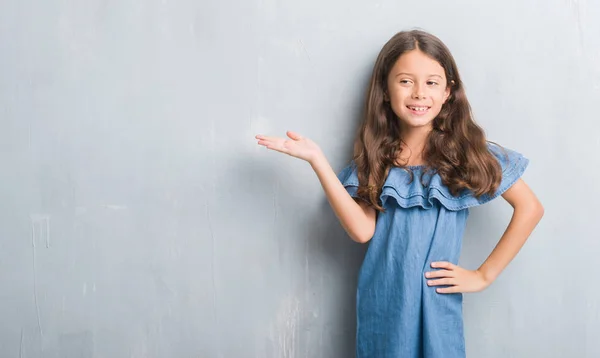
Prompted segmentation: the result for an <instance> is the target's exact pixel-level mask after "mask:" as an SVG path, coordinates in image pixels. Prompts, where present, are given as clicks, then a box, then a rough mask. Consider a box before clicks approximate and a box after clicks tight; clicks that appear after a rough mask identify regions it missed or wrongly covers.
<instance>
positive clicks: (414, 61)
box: [390, 50, 446, 78]
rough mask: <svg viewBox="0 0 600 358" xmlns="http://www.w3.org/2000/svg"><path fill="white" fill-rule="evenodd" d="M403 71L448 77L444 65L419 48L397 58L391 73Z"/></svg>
mask: <svg viewBox="0 0 600 358" xmlns="http://www.w3.org/2000/svg"><path fill="white" fill-rule="evenodd" d="M401 72H404V73H409V74H414V75H423V76H429V75H434V74H435V75H440V76H443V77H444V78H445V77H446V76H445V72H444V68H443V67H442V65H440V63H439V62H437V61H436V60H434V59H433V58H431V57H429V56H427V55H426V54H424V53H423V52H421V51H419V50H412V51H409V52H406V53H405V54H403V55H402V56H400V57H399V58H398V60H396V63H395V64H394V66H393V67H392V70H391V71H390V75H395V74H397V73H401Z"/></svg>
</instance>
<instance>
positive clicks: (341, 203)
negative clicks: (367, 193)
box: [310, 155, 376, 243]
mask: <svg viewBox="0 0 600 358" xmlns="http://www.w3.org/2000/svg"><path fill="white" fill-rule="evenodd" d="M310 164H311V166H312V168H313V170H314V171H315V173H316V174H317V177H318V178H319V181H320V182H321V186H322V187H323V190H324V191H325V196H327V200H328V201H329V204H330V205H331V208H332V209H333V212H334V213H335V215H336V216H337V218H338V219H339V220H340V223H341V224H342V227H343V228H344V230H346V232H347V233H348V235H349V236H350V238H351V239H352V240H354V241H356V242H359V243H366V242H367V241H369V240H371V238H372V237H373V234H374V233H375V219H376V212H375V209H373V208H372V207H370V206H369V205H367V203H366V202H363V201H360V202H357V201H355V200H354V198H352V197H351V196H350V194H348V192H347V191H346V188H344V186H343V185H342V183H341V182H340V180H339V179H338V177H337V175H336V174H335V172H334V171H333V169H332V168H331V166H330V165H329V162H328V161H327V159H326V158H325V156H324V155H321V156H319V157H317V158H316V159H315V160H313V161H312V162H311V163H310Z"/></svg>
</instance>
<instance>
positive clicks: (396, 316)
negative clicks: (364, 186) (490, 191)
mask: <svg viewBox="0 0 600 358" xmlns="http://www.w3.org/2000/svg"><path fill="white" fill-rule="evenodd" d="M488 149H489V150H490V152H491V153H492V154H493V155H494V156H495V157H496V158H497V159H498V161H499V162H500V165H501V167H502V182H501V184H500V187H499V188H498V190H497V192H496V193H495V194H494V195H485V196H482V197H480V198H475V197H474V196H473V195H472V194H471V193H470V192H468V191H467V190H465V191H463V193H461V194H460V195H458V196H453V195H451V194H450V191H449V190H448V188H447V187H446V186H445V185H444V184H442V182H441V178H440V177H439V175H437V174H435V173H434V174H427V175H425V176H424V178H423V179H424V180H421V174H422V173H423V172H424V169H425V168H424V167H422V166H413V167H409V168H410V169H411V170H412V172H413V174H414V179H413V180H412V181H411V180H410V174H409V172H408V170H406V169H403V168H398V167H393V168H391V169H390V172H389V174H388V177H387V179H386V181H385V183H384V186H383V191H382V193H381V197H380V199H381V202H382V204H383V207H384V208H385V212H384V213H378V216H377V223H376V227H375V234H374V236H373V238H372V239H371V241H370V242H369V247H368V250H367V253H366V256H365V259H364V261H363V264H362V266H361V269H360V272H359V278H358V289H357V335H356V356H357V358H399V357H402V358H460V357H465V343H464V335H463V318H462V294H460V293H457V294H441V293H437V292H436V291H435V289H436V287H433V286H431V287H430V286H427V282H426V279H425V276H424V274H425V272H427V271H430V270H432V268H431V263H432V262H435V261H449V262H452V263H454V264H458V259H459V256H460V251H461V246H462V237H463V233H464V229H465V226H466V220H467V216H468V215H469V209H468V208H470V207H473V206H476V205H480V204H483V203H485V202H487V201H490V200H492V199H494V198H495V197H497V196H499V195H501V194H502V193H504V192H505V191H506V190H507V189H508V188H510V187H511V186H512V185H513V184H514V183H515V182H516V181H517V180H518V179H519V178H520V177H521V175H522V174H523V172H524V171H525V169H526V167H527V165H528V163H529V160H528V159H527V158H525V157H523V156H522V155H521V154H519V153H517V152H515V151H512V150H509V149H506V148H503V147H499V146H497V145H493V144H489V145H488ZM338 178H339V179H340V181H341V182H342V184H343V185H344V186H345V187H346V190H347V191H348V192H349V193H350V195H352V196H353V197H356V192H357V189H358V177H357V175H356V168H355V165H354V163H350V165H348V166H347V167H346V168H344V169H343V170H342V171H341V172H340V173H339V175H338ZM423 182H424V184H423ZM438 287H440V286H438Z"/></svg>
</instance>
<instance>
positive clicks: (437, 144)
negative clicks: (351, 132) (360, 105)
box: [353, 30, 501, 211]
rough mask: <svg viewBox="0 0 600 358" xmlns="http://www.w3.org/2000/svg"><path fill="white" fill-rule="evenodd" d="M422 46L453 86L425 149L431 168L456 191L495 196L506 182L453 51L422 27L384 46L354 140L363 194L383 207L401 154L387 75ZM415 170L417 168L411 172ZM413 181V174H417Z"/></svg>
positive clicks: (372, 204)
mask: <svg viewBox="0 0 600 358" xmlns="http://www.w3.org/2000/svg"><path fill="white" fill-rule="evenodd" d="M412 50H420V51H421V52H423V53H424V54H426V55H427V56H429V57H431V58H432V59H434V60H436V61H437V62H438V63H439V64H440V65H441V66H442V67H443V68H444V72H445V75H446V80H447V83H448V86H449V88H450V95H449V97H448V100H447V101H446V102H445V103H444V105H443V106H442V108H441V111H440V113H439V114H438V116H437V117H436V118H435V119H434V120H433V128H432V130H431V132H430V133H429V135H428V138H427V141H426V143H425V148H424V151H423V160H424V161H425V163H426V164H427V169H426V170H425V171H424V172H425V173H427V172H431V171H433V172H436V173H437V174H439V175H440V177H441V179H442V183H443V184H444V185H446V186H447V187H448V189H449V190H450V192H451V193H452V195H455V196H457V195H459V194H460V193H461V191H463V190H464V189H468V190H471V191H472V192H473V194H474V195H475V196H476V197H480V196H481V195H484V194H490V195H491V194H493V193H494V192H495V191H496V190H497V188H498V186H499V185H500V180H501V168H500V165H499V163H498V161H497V160H496V158H495V157H494V156H493V155H492V154H491V153H490V152H489V150H488V147H487V140H486V137H485V133H484V131H483V129H482V128H481V127H480V126H478V125H477V124H476V123H475V121H474V120H473V115H472V112H471V106H470V105H469V102H468V101H467V96H466V94H465V90H464V88H463V83H462V81H461V79H460V76H459V73H458V68H457V66H456V63H455V61H454V58H453V57H452V54H451V53H450V50H449V49H448V48H447V47H446V46H445V45H444V43H442V41H441V40H440V39H439V38H437V37H436V36H434V35H432V34H429V33H427V32H424V31H422V30H412V31H402V32H399V33H397V34H396V35H394V36H393V37H392V38H391V39H390V40H389V41H388V42H387V43H386V44H385V45H384V46H383V48H382V50H381V52H380V53H379V56H378V57H377V61H376V62H375V66H374V68H373V73H372V76H371V81H370V84H369V88H368V91H367V97H366V104H365V113H364V121H363V123H362V125H361V127H360V128H359V131H358V134H357V137H356V141H355V143H354V158H353V159H354V162H355V164H356V166H357V173H358V179H359V188H358V195H359V196H360V197H362V198H364V199H365V200H367V202H369V203H370V205H371V206H372V207H373V208H375V209H376V210H378V211H383V207H382V206H381V203H380V201H379V196H380V195H381V191H382V187H383V184H384V182H385V180H386V178H387V175H388V173H389V170H390V168H392V167H393V166H398V167H403V168H405V169H407V170H410V168H408V167H406V166H403V165H402V164H399V163H398V160H397V159H398V158H399V154H400V153H401V150H402V149H401V143H402V136H403V133H402V128H401V125H400V119H399V118H398V117H397V116H396V114H395V113H394V112H393V111H392V108H391V105H390V103H389V102H387V101H385V96H384V94H385V93H386V91H387V83H388V82H387V81H388V75H389V72H390V71H391V69H392V67H393V66H394V64H395V63H396V61H397V60H398V59H399V58H400V56H402V54H404V53H406V52H409V51H412ZM411 174H412V171H411ZM413 179H414V178H413Z"/></svg>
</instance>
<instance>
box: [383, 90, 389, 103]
mask: <svg viewBox="0 0 600 358" xmlns="http://www.w3.org/2000/svg"><path fill="white" fill-rule="evenodd" d="M383 100H384V101H385V102H389V101H390V97H389V96H388V94H387V92H383Z"/></svg>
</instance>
